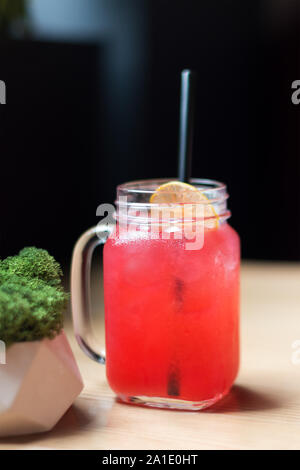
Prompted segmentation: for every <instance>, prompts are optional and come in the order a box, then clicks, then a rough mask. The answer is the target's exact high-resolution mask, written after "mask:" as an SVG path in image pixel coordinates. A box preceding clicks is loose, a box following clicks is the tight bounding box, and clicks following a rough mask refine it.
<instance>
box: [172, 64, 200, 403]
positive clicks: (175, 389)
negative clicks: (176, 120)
mask: <svg viewBox="0 0 300 470" xmlns="http://www.w3.org/2000/svg"><path fill="white" fill-rule="evenodd" d="M195 82H196V76H195V73H194V72H192V71H191V70H183V71H182V72H181V93H180V124H179V166H178V177H179V180H180V181H183V182H185V183H188V182H189V180H190V177H191V167H192V150H193V128H194V105H195V91H196V86H195V85H196V83H195ZM174 289H175V298H176V308H177V313H180V312H181V309H182V304H183V294H184V284H183V282H182V281H181V280H180V279H176V278H175V283H174ZM167 393H168V395H169V396H171V397H178V396H180V368H179V366H178V355H177V354H174V357H173V360H172V364H171V365H170V368H169V372H168V378H167Z"/></svg>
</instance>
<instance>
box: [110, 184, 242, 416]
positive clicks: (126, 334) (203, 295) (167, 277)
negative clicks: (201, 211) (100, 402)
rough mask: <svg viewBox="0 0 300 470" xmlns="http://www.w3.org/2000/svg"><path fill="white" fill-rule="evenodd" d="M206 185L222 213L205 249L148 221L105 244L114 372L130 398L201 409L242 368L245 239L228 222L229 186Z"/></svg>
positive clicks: (113, 379) (114, 382)
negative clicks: (154, 231)
mask: <svg viewBox="0 0 300 470" xmlns="http://www.w3.org/2000/svg"><path fill="white" fill-rule="evenodd" d="M141 184H143V182H140V183H139V185H141ZM151 184H152V186H153V184H154V183H153V182H151ZM145 185H146V186H147V182H144V186H143V188H144V189H145ZM148 185H150V182H149V183H148ZM152 186H151V187H152ZM154 186H155V184H154ZM199 186H200V187H202V189H203V188H204V190H205V192H206V194H207V196H208V197H209V196H210V193H211V194H212V196H214V199H213V200H215V202H214V203H212V204H214V205H215V211H216V214H218V220H219V222H218V224H216V226H213V228H207V227H206V226H204V242H203V246H202V247H201V248H200V249H197V250H187V249H186V242H187V240H186V239H185V238H182V239H176V238H175V237H174V235H172V233H171V234H170V237H169V238H167V239H163V238H162V237H161V236H160V237H159V238H157V239H152V238H151V233H150V231H149V227H148V229H146V230H145V229H144V228H143V229H142V228H141V229H140V231H139V230H138V231H136V232H133V233H129V234H127V235H126V234H118V229H117V230H116V233H115V235H114V236H113V237H111V238H110V239H109V240H108V241H107V243H106V245H105V247H104V292H105V318H106V320H105V322H106V364H107V378H108V381H109V384H110V386H111V388H112V389H113V390H114V391H115V393H116V394H117V395H118V396H119V398H120V399H121V400H123V401H126V402H134V403H143V404H148V405H152V406H170V407H172V406H174V407H180V408H185V409H199V408H203V407H206V406H208V405H210V404H212V403H214V402H215V401H217V400H218V399H220V398H221V397H222V396H223V395H224V394H226V393H227V392H228V390H229V389H230V387H231V385H232V383H233V381H234V379H235V377H236V375H237V371H238V365H239V258H240V247H239V237H238V235H237V234H236V232H235V231H234V230H233V229H232V228H231V227H230V226H229V225H228V223H227V221H226V220H227V217H228V215H229V213H228V211H227V209H226V205H225V204H226V203H225V198H226V188H225V187H224V186H223V185H218V184H217V183H213V182H212V183H206V184H202V185H201V182H200V183H199ZM148 189H149V186H148ZM126 190H128V187H127V188H126V185H124V186H123V187H121V189H120V192H121V193H122V194H123V193H124V191H125V192H126ZM139 190H141V187H140V188H139ZM145 191H146V189H145ZM133 194H134V192H133ZM130 195H131V198H132V192H130ZM131 204H134V205H135V206H136V204H135V202H133V203H132V202H131ZM137 204H139V203H137ZM140 204H143V203H140ZM143 215H145V214H143ZM133 219H134V222H135V223H136V224H139V216H136V217H133ZM141 220H142V218H141ZM143 220H144V219H143ZM120 223H122V222H120ZM131 223H132V220H131ZM142 225H144V222H143V223H142V222H141V226H142ZM208 227H211V224H210V225H209V224H208ZM161 233H162V231H161V232H160V235H161Z"/></svg>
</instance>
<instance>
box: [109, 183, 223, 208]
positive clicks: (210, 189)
mask: <svg viewBox="0 0 300 470" xmlns="http://www.w3.org/2000/svg"><path fill="white" fill-rule="evenodd" d="M171 181H179V179H178V178H158V179H147V180H135V181H129V182H127V183H122V184H120V185H118V186H117V200H116V204H118V203H119V199H120V198H121V197H122V196H123V197H127V198H128V202H127V204H141V205H147V206H157V205H158V204H159V203H155V202H153V203H150V201H149V200H150V197H151V195H152V194H153V193H155V191H156V190H157V188H158V187H159V186H161V185H162V184H165V183H169V182H171ZM189 184H191V185H193V186H195V187H196V188H198V189H199V191H201V192H202V193H203V194H204V195H205V196H206V197H207V199H208V200H207V201H202V204H206V203H207V204H211V203H220V202H222V201H225V200H226V199H228V194H227V187H226V184H224V183H221V182H220V181H216V180H212V179H203V178H191V179H190V180H189ZM191 203H192V204H193V202H191Z"/></svg>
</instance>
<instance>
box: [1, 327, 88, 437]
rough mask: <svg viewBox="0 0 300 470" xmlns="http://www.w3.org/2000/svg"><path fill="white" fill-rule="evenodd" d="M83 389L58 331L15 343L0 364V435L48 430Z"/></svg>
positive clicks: (71, 356)
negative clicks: (56, 334)
mask: <svg viewBox="0 0 300 470" xmlns="http://www.w3.org/2000/svg"><path fill="white" fill-rule="evenodd" d="M82 389H83V382H82V378H81V375H80V372H79V369H78V367H77V364H76V362H75V358H74V356H73V353H72V350H71V348H70V345H69V343H68V340H67V338H66V336H65V333H64V332H62V333H60V334H59V335H58V336H56V337H55V338H54V339H52V340H50V339H44V340H42V341H33V342H27V343H26V342H24V343H15V344H13V345H12V346H10V347H9V348H8V350H7V351H6V364H0V436H12V435H13V436H17V435H20V434H31V433H36V432H43V431H48V430H50V429H51V428H53V426H55V424H56V423H57V422H58V421H59V419H60V418H61V417H62V415H63V414H64V413H65V412H66V411H67V409H68V408H69V407H70V406H71V404H72V403H73V402H74V400H75V398H76V397H77V396H78V395H79V393H80V392H81V390H82Z"/></svg>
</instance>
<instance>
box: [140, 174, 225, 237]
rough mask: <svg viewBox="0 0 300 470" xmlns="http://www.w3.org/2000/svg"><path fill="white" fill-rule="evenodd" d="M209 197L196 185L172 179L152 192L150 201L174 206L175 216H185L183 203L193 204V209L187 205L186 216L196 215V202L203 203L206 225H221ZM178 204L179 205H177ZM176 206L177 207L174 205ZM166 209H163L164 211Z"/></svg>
mask: <svg viewBox="0 0 300 470" xmlns="http://www.w3.org/2000/svg"><path fill="white" fill-rule="evenodd" d="M207 201H209V199H208V197H207V196H205V194H203V193H202V192H201V191H200V190H199V189H197V188H195V187H194V186H192V185H190V184H187V183H182V182H181V181H170V182H169V183H165V184H162V185H161V186H159V187H158V188H157V189H156V191H155V192H154V193H153V194H152V196H151V198H150V201H149V202H150V203H151V204H152V203H153V204H163V205H170V206H172V212H173V213H175V216H176V215H178V217H182V216H183V205H184V204H191V206H190V207H191V210H190V211H189V206H187V205H186V206H185V209H184V215H185V217H189V215H190V216H191V217H193V216H194V213H195V206H194V204H199V203H202V204H203V208H204V219H205V227H207V228H217V227H218V225H219V221H218V220H219V217H218V214H217V213H216V211H215V209H214V207H213V205H212V204H208V203H207ZM176 204H178V207H176ZM174 206H175V207H174ZM163 210H164V209H162V211H163Z"/></svg>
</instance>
